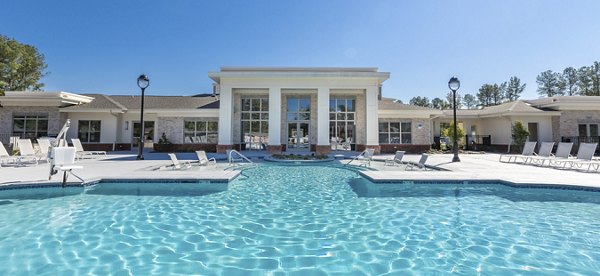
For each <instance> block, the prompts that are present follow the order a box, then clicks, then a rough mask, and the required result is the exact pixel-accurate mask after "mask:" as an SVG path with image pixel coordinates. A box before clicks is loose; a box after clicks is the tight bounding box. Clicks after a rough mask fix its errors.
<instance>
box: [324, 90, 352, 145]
mask: <svg viewBox="0 0 600 276" xmlns="http://www.w3.org/2000/svg"><path fill="white" fill-rule="evenodd" d="M355 115H356V100H355V99H354V98H351V97H332V98H330V99H329V138H330V140H331V141H330V142H331V149H332V150H354V145H355V144H356V140H355V133H354V132H355V127H354V126H355V121H354V120H355Z"/></svg>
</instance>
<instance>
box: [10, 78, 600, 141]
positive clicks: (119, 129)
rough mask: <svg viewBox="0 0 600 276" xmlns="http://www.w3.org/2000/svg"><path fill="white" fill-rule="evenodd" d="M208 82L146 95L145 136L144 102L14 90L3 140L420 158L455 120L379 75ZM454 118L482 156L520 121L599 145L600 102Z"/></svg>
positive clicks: (539, 134) (536, 137)
mask: <svg viewBox="0 0 600 276" xmlns="http://www.w3.org/2000/svg"><path fill="white" fill-rule="evenodd" d="M208 77H209V78H211V79H212V80H213V81H214V83H213V91H212V93H208V94H199V95H191V96H146V97H145V105H144V120H145V121H144V129H145V131H144V133H143V134H142V133H141V131H140V130H141V124H140V121H139V118H140V106H141V97H140V96H139V95H138V94H136V95H131V96H124V95H119V96H113V95H104V94H74V93H67V92H23V91H13V92H11V91H9V92H6V93H5V96H0V141H1V142H2V143H4V144H9V143H10V141H11V137H22V138H25V137H27V138H32V139H34V138H39V137H52V136H55V135H56V134H58V132H59V130H60V128H61V126H62V125H63V124H64V122H65V121H66V120H67V119H70V120H71V128H70V129H69V133H68V136H69V137H70V138H79V139H81V141H82V142H83V143H84V147H86V148H87V149H89V150H108V151H112V150H130V149H132V148H134V147H137V146H138V144H139V143H138V141H139V139H140V137H142V139H143V141H144V143H143V145H144V147H147V148H153V147H156V146H157V144H158V143H159V140H161V138H163V137H166V138H167V140H168V142H169V143H170V145H169V149H170V150H172V151H191V150H206V151H216V152H224V151H225V150H227V149H238V150H260V151H267V152H269V153H279V152H283V151H287V152H317V153H330V152H332V151H346V150H347V151H361V150H364V149H366V148H373V149H375V150H376V152H382V153H390V152H394V151H396V150H406V151H407V152H415V153H416V152H423V151H426V150H428V149H430V147H432V146H435V145H436V143H439V136H440V131H441V128H443V127H444V124H447V123H449V122H450V121H451V119H452V111H451V110H450V111H448V110H444V111H441V110H435V109H430V108H424V107H419V106H412V105H406V104H402V103H399V102H397V101H395V100H393V99H389V98H385V97H383V95H382V87H384V82H385V81H386V80H387V79H388V78H389V77H390V73H387V72H379V71H378V70H377V68H312V67H309V68H269V67H267V68H265V67H262V68H254V67H224V68H221V70H220V71H217V72H209V73H208ZM457 116H458V120H459V126H460V127H461V128H463V130H464V132H465V134H466V137H465V140H464V141H465V144H466V146H467V147H474V148H476V149H477V148H478V147H482V148H483V147H486V148H492V149H493V148H495V149H497V150H503V151H506V149H507V147H508V144H510V142H511V140H512V139H511V126H512V125H513V123H514V122H516V121H520V122H523V124H524V125H525V126H526V127H527V128H528V129H529V132H530V137H529V139H530V140H533V141H539V142H546V141H555V142H560V141H566V140H568V141H573V142H576V143H577V142H587V141H590V142H597V141H598V136H599V134H598V127H599V124H600V97H576V96H574V97H566V96H562V97H552V98H542V99H536V100H530V101H526V100H518V101H515V102H510V103H504V104H501V105H497V106H493V107H487V108H484V109H477V110H458V115H457ZM162 140H163V142H164V139H162Z"/></svg>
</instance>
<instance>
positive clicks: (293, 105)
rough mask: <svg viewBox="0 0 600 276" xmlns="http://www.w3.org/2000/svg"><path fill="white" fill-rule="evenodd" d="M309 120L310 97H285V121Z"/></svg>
mask: <svg viewBox="0 0 600 276" xmlns="http://www.w3.org/2000/svg"><path fill="white" fill-rule="evenodd" d="M308 120H310V98H292V97H290V98H288V99H287V121H288V122H291V121H308Z"/></svg>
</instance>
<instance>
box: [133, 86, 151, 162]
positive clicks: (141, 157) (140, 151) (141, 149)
mask: <svg viewBox="0 0 600 276" xmlns="http://www.w3.org/2000/svg"><path fill="white" fill-rule="evenodd" d="M137 85H138V86H139V87H140V88H141V89H142V107H141V108H140V128H141V129H140V131H141V132H140V142H139V144H138V155H137V158H136V159H137V160H144V138H145V137H144V90H146V87H148V85H150V79H148V77H147V76H146V75H140V76H139V77H138V78H137Z"/></svg>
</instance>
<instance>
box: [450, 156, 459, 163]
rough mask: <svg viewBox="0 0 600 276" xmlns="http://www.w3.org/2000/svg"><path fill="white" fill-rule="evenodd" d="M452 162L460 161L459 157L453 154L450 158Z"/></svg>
mask: <svg viewBox="0 0 600 276" xmlns="http://www.w3.org/2000/svg"><path fill="white" fill-rule="evenodd" d="M452 162H460V158H458V156H456V155H455V156H454V157H453V158H452Z"/></svg>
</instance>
